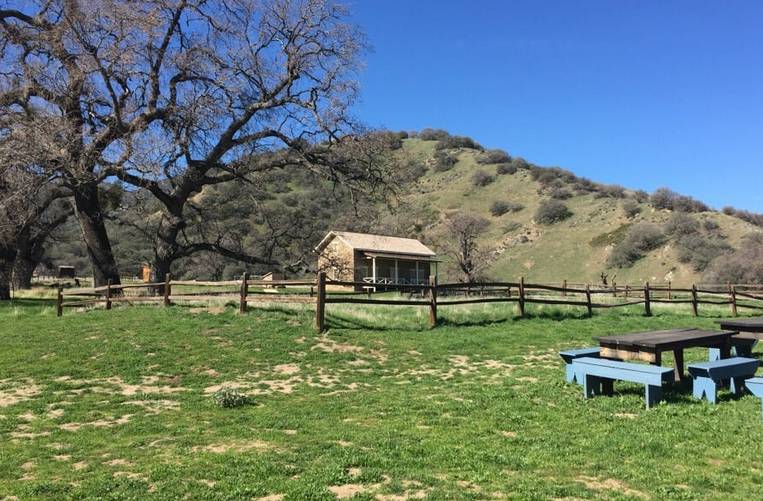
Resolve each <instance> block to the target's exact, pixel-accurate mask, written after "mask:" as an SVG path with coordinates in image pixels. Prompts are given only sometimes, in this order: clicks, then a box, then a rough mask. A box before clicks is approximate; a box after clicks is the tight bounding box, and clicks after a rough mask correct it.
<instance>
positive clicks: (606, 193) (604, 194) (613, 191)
mask: <svg viewBox="0 0 763 501" xmlns="http://www.w3.org/2000/svg"><path fill="white" fill-rule="evenodd" d="M624 197H625V188H623V187H622V186H620V185H619V184H605V185H601V186H599V187H598V189H597V190H596V194H595V195H594V198H624Z"/></svg>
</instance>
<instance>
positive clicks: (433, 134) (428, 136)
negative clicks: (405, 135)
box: [418, 129, 450, 141]
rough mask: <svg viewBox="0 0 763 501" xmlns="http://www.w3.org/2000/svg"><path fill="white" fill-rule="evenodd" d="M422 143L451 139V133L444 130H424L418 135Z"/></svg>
mask: <svg viewBox="0 0 763 501" xmlns="http://www.w3.org/2000/svg"><path fill="white" fill-rule="evenodd" d="M418 137H419V139H421V140H422V141H442V140H443V139H447V138H449V137H450V133H448V131H446V130H442V129H422V130H421V131H420V132H419V134H418Z"/></svg>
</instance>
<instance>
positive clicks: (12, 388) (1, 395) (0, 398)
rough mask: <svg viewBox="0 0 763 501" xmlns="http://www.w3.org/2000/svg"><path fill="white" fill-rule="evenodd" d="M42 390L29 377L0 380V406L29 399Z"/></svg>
mask: <svg viewBox="0 0 763 501" xmlns="http://www.w3.org/2000/svg"><path fill="white" fill-rule="evenodd" d="M41 392H42V388H41V387H40V386H39V385H37V384H35V383H34V381H33V380H31V379H23V380H21V381H14V380H12V379H3V380H0V407H8V406H11V405H15V404H17V403H19V402H24V401H26V400H30V399H32V398H34V397H36V396H37V395H39V394H40V393H41Z"/></svg>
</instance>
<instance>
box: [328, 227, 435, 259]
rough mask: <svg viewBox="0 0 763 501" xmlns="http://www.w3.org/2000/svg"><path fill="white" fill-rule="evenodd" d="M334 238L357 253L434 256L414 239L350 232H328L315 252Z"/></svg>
mask: <svg viewBox="0 0 763 501" xmlns="http://www.w3.org/2000/svg"><path fill="white" fill-rule="evenodd" d="M334 238H339V239H341V240H342V241H343V242H344V243H345V244H347V245H348V246H349V247H351V248H352V249H355V250H359V251H365V252H382V253H387V254H406V255H412V256H430V257H431V256H435V255H436V254H435V252H434V251H432V249H430V248H429V247H427V246H426V245H424V244H422V243H421V242H419V241H418V240H416V239H414V238H400V237H389V236H385V235H372V234H370V233H353V232H350V231H330V232H329V233H328V234H327V235H326V236H325V237H324V238H323V240H321V243H319V244H318V246H317V247H316V248H315V250H316V251H318V252H322V251H323V249H325V248H326V246H327V245H328V244H329V243H330V242H331V241H332V240H333V239H334Z"/></svg>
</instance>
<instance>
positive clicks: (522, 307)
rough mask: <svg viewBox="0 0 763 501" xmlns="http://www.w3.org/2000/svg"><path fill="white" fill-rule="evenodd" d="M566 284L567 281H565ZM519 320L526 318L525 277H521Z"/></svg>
mask: <svg viewBox="0 0 763 501" xmlns="http://www.w3.org/2000/svg"><path fill="white" fill-rule="evenodd" d="M565 282H566V280H565ZM517 304H518V305H519V318H524V316H525V277H519V302H518V303H517Z"/></svg>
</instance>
